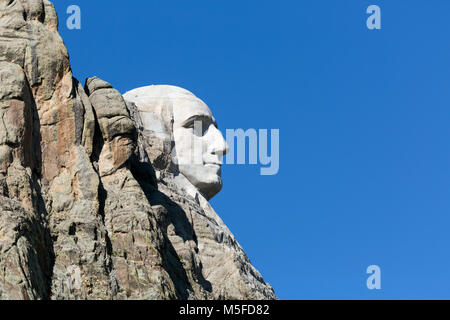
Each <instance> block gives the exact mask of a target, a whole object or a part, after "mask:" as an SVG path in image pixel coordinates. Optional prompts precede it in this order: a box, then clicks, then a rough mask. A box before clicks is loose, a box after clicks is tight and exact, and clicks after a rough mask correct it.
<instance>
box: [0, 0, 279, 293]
mask: <svg viewBox="0 0 450 320" xmlns="http://www.w3.org/2000/svg"><path fill="white" fill-rule="evenodd" d="M57 28H58V19H57V16H56V12H55V10H54V8H53V5H52V4H51V3H50V1H48V0H0V116H1V121H0V299H222V298H223V299H246V298H249V299H274V298H275V295H274V293H273V290H272V288H271V287H270V285H268V284H266V283H265V282H264V280H263V279H262V277H261V276H260V274H259V273H258V272H257V271H256V270H255V269H254V268H253V266H252V265H251V264H250V262H249V260H248V258H247V256H246V255H245V253H244V251H243V250H242V248H241V247H240V246H239V244H238V243H237V242H236V240H235V238H234V237H233V236H232V234H231V233H230V232H229V230H228V229H227V228H226V226H225V225H224V224H223V222H222V221H221V220H220V218H219V217H218V216H217V214H216V213H215V212H214V210H213V209H212V208H211V207H210V206H209V204H208V202H207V200H206V198H205V197H203V196H202V193H201V192H196V191H195V188H194V189H193V190H191V192H190V193H187V191H186V188H185V186H186V184H187V185H189V184H188V183H187V182H186V181H184V182H182V183H181V184H180V181H181V180H180V178H179V176H180V175H179V172H177V170H176V166H173V167H171V166H169V167H164V168H163V167H162V166H161V164H162V163H167V164H169V163H170V162H171V153H170V152H171V150H172V147H173V146H172V144H170V143H169V144H167V142H162V141H160V140H158V139H156V138H154V137H149V135H148V134H147V133H148V129H149V128H144V124H143V122H142V119H141V117H140V112H139V110H138V108H137V107H136V105H135V104H133V103H132V102H125V99H124V98H123V97H122V95H121V94H120V93H119V92H118V91H117V90H115V89H114V88H113V87H112V86H111V85H110V84H108V83H106V82H105V81H102V80H100V79H98V78H95V77H94V78H90V79H88V80H87V81H86V84H85V86H84V87H83V86H82V85H81V84H80V83H79V82H78V81H77V80H76V79H74V78H73V75H72V72H71V68H70V63H69V57H68V53H67V50H66V47H65V46H64V43H63V41H62V39H61V37H60V36H59V34H58V32H57ZM164 143H166V145H161V144H164ZM177 176H178V178H177Z"/></svg>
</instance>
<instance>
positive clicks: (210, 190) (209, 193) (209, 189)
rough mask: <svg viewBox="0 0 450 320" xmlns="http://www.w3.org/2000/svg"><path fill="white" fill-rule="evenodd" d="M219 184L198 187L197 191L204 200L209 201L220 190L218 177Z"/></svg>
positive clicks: (220, 184)
mask: <svg viewBox="0 0 450 320" xmlns="http://www.w3.org/2000/svg"><path fill="white" fill-rule="evenodd" d="M218 178H219V180H220V182H216V183H209V184H205V185H200V186H198V187H197V189H198V190H199V191H200V192H201V193H202V194H203V196H204V197H205V198H206V200H208V201H209V200H211V199H212V198H213V197H214V196H215V195H216V194H218V193H219V192H220V190H222V179H220V177H218Z"/></svg>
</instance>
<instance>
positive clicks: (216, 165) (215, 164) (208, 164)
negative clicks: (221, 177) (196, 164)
mask: <svg viewBox="0 0 450 320" xmlns="http://www.w3.org/2000/svg"><path fill="white" fill-rule="evenodd" d="M205 166H214V167H221V166H222V164H221V163H205Z"/></svg>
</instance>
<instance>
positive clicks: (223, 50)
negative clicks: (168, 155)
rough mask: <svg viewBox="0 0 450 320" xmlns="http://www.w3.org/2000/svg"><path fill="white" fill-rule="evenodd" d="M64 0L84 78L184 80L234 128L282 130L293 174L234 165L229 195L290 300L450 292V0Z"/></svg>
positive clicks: (238, 229) (258, 261)
mask: <svg viewBox="0 0 450 320" xmlns="http://www.w3.org/2000/svg"><path fill="white" fill-rule="evenodd" d="M54 2H55V5H56V7H57V9H58V12H59V15H60V32H61V34H62V36H63V38H64V40H65V43H66V45H67V47H68V48H69V51H70V55H71V61H72V67H73V70H74V74H75V76H76V77H77V78H78V79H79V80H80V81H82V82H84V79H85V77H89V76H94V75H96V76H99V77H101V78H103V79H105V80H107V81H108V82H110V83H112V84H113V85H114V86H115V87H116V88H117V89H118V90H119V91H121V92H122V93H123V92H125V91H127V90H130V89H133V88H135V87H140V86H144V85H149V84H172V85H177V86H181V87H184V88H186V89H189V90H191V91H193V92H194V93H195V94H196V95H197V96H199V97H200V98H202V99H203V100H204V101H206V102H207V103H208V104H209V106H210V107H211V109H212V111H213V113H214V115H215V117H216V118H217V119H218V121H219V126H220V128H222V129H225V128H243V129H248V128H255V129H260V128H264V129H272V128H279V129H280V139H281V144H280V148H281V155H280V161H281V163H280V173H279V174H278V175H277V176H273V177H263V176H260V175H259V167H258V166H226V167H225V168H224V172H223V176H224V181H225V186H224V189H223V191H222V192H221V193H220V194H219V195H218V196H217V198H215V199H214V200H213V205H214V207H215V209H216V211H217V212H218V213H219V214H220V215H221V217H223V219H224V221H225V222H226V224H227V225H228V226H229V227H230V229H231V230H232V232H233V233H234V234H235V235H236V237H237V238H238V240H239V242H240V243H241V244H242V246H243V247H244V249H245V250H246V252H247V254H248V255H249V257H250V259H251V260H252V262H253V264H254V265H255V266H256V267H257V268H258V269H259V270H260V271H261V273H262V274H263V276H264V278H265V279H266V281H268V282H270V283H271V284H272V286H273V287H274V289H275V291H276V294H277V295H278V297H279V298H281V299H417V298H424V299H429V298H433V299H443V298H450V231H449V229H450V228H449V227H450V139H449V138H450V109H449V107H450V89H449V88H450V40H449V39H450V24H449V13H450V1H448V0H427V1H425V0H421V1H418V0H409V1H382V0H371V1H365V0H346V1H342V0H329V1H318V0H309V1H298V0H296V1H294V0H281V1H267V0H228V1H211V0H202V1H200V0H191V1H184V0H183V1H182V0H179V1H175V0H164V1H161V0H146V1H142V0H135V1H118V0H112V1H106V0H96V1H87V0H78V1H77V0H70V1H66V0H55V1H54ZM69 4H78V5H79V6H80V7H81V9H82V30H80V31H69V30H67V28H66V27H65V20H66V17H67V15H66V13H65V10H66V8H67V6H68V5H69ZM370 4H377V5H379V6H380V7H381V10H382V30H379V31H369V30H368V29H367V28H366V24H365V20H366V17H367V15H366V14H365V11H366V8H367V7H368V6H369V5H370ZM372 264H376V265H379V266H380V267H381V270H382V288H383V289H382V290H381V291H377V292H374V291H369V290H368V289H367V288H366V278H367V275H366V273H365V271H366V268H367V267H368V266H369V265H372Z"/></svg>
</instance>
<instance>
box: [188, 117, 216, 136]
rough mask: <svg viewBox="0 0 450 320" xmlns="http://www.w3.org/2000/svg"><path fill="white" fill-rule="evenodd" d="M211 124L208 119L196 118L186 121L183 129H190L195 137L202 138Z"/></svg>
mask: <svg viewBox="0 0 450 320" xmlns="http://www.w3.org/2000/svg"><path fill="white" fill-rule="evenodd" d="M211 124H212V121H211V119H209V118H208V117H196V118H195V119H191V120H189V121H187V122H186V124H185V125H184V126H183V127H184V128H186V129H192V130H193V133H194V134H195V135H196V136H198V137H202V136H204V135H205V134H206V133H207V132H208V129H209V127H210V126H211Z"/></svg>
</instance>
